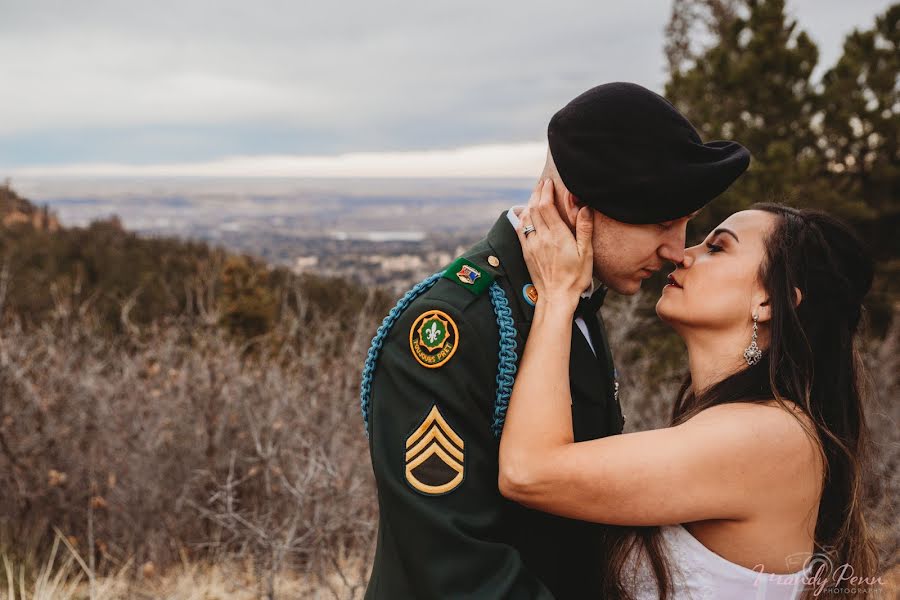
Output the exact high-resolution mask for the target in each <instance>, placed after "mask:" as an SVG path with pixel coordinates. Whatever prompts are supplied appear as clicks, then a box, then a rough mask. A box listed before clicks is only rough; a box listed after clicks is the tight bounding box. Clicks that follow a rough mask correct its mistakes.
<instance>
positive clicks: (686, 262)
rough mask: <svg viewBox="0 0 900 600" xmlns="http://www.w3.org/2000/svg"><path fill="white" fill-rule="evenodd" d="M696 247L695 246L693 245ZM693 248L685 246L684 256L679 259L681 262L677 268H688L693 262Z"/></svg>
mask: <svg viewBox="0 0 900 600" xmlns="http://www.w3.org/2000/svg"><path fill="white" fill-rule="evenodd" d="M695 248H696V246H695ZM693 251H694V248H687V249H685V251H684V257H683V258H682V259H681V262H680V263H678V268H679V269H689V268H691V265H692V264H694V252H693Z"/></svg>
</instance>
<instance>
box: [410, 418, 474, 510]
mask: <svg viewBox="0 0 900 600" xmlns="http://www.w3.org/2000/svg"><path fill="white" fill-rule="evenodd" d="M405 463H406V464H405V467H404V470H405V473H406V481H407V483H409V485H410V486H412V488H413V489H414V490H416V491H418V492H421V493H423V494H425V495H427V496H438V495H441V494H446V493H448V492H451V491H453V490H455V489H456V488H457V487H459V484H461V483H462V481H463V479H464V478H465V442H463V440H462V438H461V437H460V436H459V435H458V434H457V433H456V432H455V431H453V428H452V427H450V425H449V423H447V421H446V420H445V419H444V416H443V415H442V414H441V411H440V410H438V407H437V405H434V406H432V407H431V411H429V413H428V415H427V416H426V417H425V419H424V420H423V421H422V423H421V424H420V425H419V426H418V427H417V428H416V430H415V431H414V432H412V434H410V436H409V437H408V438H406V453H405Z"/></svg>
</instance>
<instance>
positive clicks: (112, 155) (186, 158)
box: [0, 0, 891, 179]
mask: <svg viewBox="0 0 900 600" xmlns="http://www.w3.org/2000/svg"><path fill="white" fill-rule="evenodd" d="M890 4H891V2H890V1H888V0H857V1H854V2H842V1H839V0H832V1H824V0H788V12H789V14H790V15H791V16H792V17H794V18H796V19H797V20H798V26H799V28H801V29H803V30H805V31H806V32H807V33H808V34H809V35H810V37H811V38H812V39H813V40H814V41H815V42H816V43H817V45H818V47H819V50H820V58H819V66H818V68H817V71H816V73H817V74H821V72H822V71H823V70H824V69H825V68H828V67H830V66H831V65H832V64H834V62H835V61H836V60H837V58H838V57H839V56H840V53H841V46H842V43H843V39H844V37H845V36H846V34H848V33H849V32H850V31H851V30H853V29H854V28H868V27H871V25H872V23H873V22H874V18H875V16H876V15H877V14H880V13H881V12H883V11H884V10H885V9H886V8H887V7H888V6H889V5H890ZM670 10H671V1H670V0H632V1H631V2H628V3H610V2H575V1H569V0H561V1H559V2H555V3H553V4H550V3H546V2H533V1H526V0H520V1H516V2H512V1H505V2H492V3H475V2H471V1H469V2H466V1H463V2H454V3H410V2H401V1H399V0H389V1H388V0H383V1H379V2H362V1H361V0H357V1H354V2H345V3H340V4H331V5H326V4H322V3H311V2H288V1H285V0H267V1H263V2H259V3H253V5H252V6H251V5H250V4H247V3H242V2H236V1H234V0H192V1H189V2H184V1H181V2H174V1H173V0H164V1H158V2H153V3H150V2H129V3H119V2H114V1H112V0H90V1H85V2H79V3H59V2H50V1H44V0H35V1H31V2H27V3H23V2H14V1H13V0H0V15H2V19H0V80H2V81H4V82H5V83H6V85H4V93H3V94H0V116H2V118H0V178H2V177H5V176H10V177H13V178H14V179H15V178H21V177H45V176H140V177H144V176H147V177H158V176H177V175H196V176H210V177H224V176H242V177H254V176H297V177H319V176H321V177H442V176H446V177H465V176H470V177H527V176H532V175H534V174H535V172H536V170H537V169H539V168H540V165H541V163H542V161H543V158H544V154H545V152H546V140H545V137H544V136H545V131H546V124H547V121H548V120H549V118H550V116H551V115H552V114H553V112H555V111H556V110H557V109H558V108H559V107H560V106H562V105H563V104H565V103H566V102H567V101H568V100H570V99H571V98H572V97H574V96H575V95H577V94H579V93H580V92H582V91H584V90H585V89H587V88H589V87H591V86H593V85H596V84H598V83H602V82H605V81H617V80H628V81H634V82H637V83H640V84H642V85H645V86H646V87H648V88H650V89H653V90H655V91H658V92H662V91H663V85H664V83H665V79H666V73H665V57H664V53H663V43H664V39H663V28H664V26H665V24H666V22H667V21H668V18H669V13H670Z"/></svg>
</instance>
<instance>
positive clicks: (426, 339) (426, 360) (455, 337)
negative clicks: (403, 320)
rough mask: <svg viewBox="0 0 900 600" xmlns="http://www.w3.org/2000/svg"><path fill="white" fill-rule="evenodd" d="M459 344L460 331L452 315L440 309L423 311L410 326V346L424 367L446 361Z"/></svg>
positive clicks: (431, 366) (433, 366) (439, 364)
mask: <svg viewBox="0 0 900 600" xmlns="http://www.w3.org/2000/svg"><path fill="white" fill-rule="evenodd" d="M458 345H459V332H458V331H457V329H456V323H454V322H453V319H451V318H450V315H448V314H447V313H445V312H443V311H440V310H429V311H426V312H423V313H422V314H421V315H419V317H418V318H417V319H416V320H415V321H413V324H412V327H410V328H409V348H410V350H412V354H413V356H414V357H415V359H416V360H417V361H418V362H419V364H420V365H422V366H423V367H428V368H429V369H436V368H438V367H441V366H443V365H444V363H446V362H447V361H448V360H450V358H451V357H452V356H453V354H454V353H455V352H456V347H457V346H458Z"/></svg>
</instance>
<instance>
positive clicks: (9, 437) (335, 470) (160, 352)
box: [0, 309, 377, 598]
mask: <svg viewBox="0 0 900 600" xmlns="http://www.w3.org/2000/svg"><path fill="white" fill-rule="evenodd" d="M368 312H370V311H368V310H365V309H364V310H363V312H362V313H361V314H360V315H359V317H358V318H357V319H354V320H352V321H351V322H345V321H338V319H337V317H335V318H331V319H323V320H312V321H309V322H298V321H293V322H284V323H281V324H280V325H279V327H278V328H277V331H276V332H275V333H276V334H273V335H272V336H268V337H265V338H260V339H256V340H253V341H252V342H251V343H250V344H246V343H241V342H239V341H237V340H235V339H233V338H231V337H229V336H228V335H227V334H226V333H224V332H223V330H222V329H221V328H217V327H212V326H208V327H205V326H197V325H196V324H193V325H192V326H188V325H187V324H186V323H182V322H179V321H177V320H170V321H168V322H165V323H160V324H158V325H154V326H151V327H147V328H145V329H144V330H143V331H140V330H138V329H137V328H136V327H135V328H134V329H133V330H131V331H132V335H131V337H128V338H122V339H118V340H116V341H110V340H109V339H108V338H105V337H104V336H100V335H95V333H96V332H95V331H94V330H93V325H92V323H91V321H90V319H87V318H83V319H72V318H70V315H71V313H67V314H66V315H65V316H60V317H59V318H58V319H56V320H55V321H52V322H47V323H45V324H44V325H43V326H42V327H41V328H39V329H33V330H30V331H25V330H24V329H23V328H22V327H21V326H20V325H19V323H18V322H17V321H16V320H11V321H9V322H7V324H6V325H5V326H3V327H2V329H0V486H2V489H3V490H4V493H3V494H2V495H0V516H2V517H0V518H2V519H4V521H6V523H7V525H8V526H9V528H10V530H11V534H10V536H11V538H12V540H11V544H9V546H10V547H11V548H12V551H13V552H14V551H15V549H16V547H24V546H25V545H27V543H26V540H30V539H43V540H50V539H52V536H51V535H50V528H51V527H52V526H57V527H59V528H60V529H61V530H62V531H63V532H64V534H65V535H66V536H68V539H69V540H70V541H71V543H72V544H73V547H74V548H75V549H77V550H78V551H79V552H81V553H82V554H83V555H84V556H85V559H86V563H87V564H86V566H87V567H88V570H89V573H93V572H95V571H96V572H108V571H109V570H110V569H115V568H117V567H118V566H121V565H123V564H124V563H125V561H127V560H128V559H129V558H133V559H135V560H134V563H133V564H134V565H135V566H134V571H136V570H137V568H138V567H137V566H136V565H140V564H145V563H147V562H150V561H152V562H154V563H156V564H161V565H165V564H171V563H173V562H175V561H177V560H178V559H179V558H180V557H188V558H192V557H193V558H199V557H200V556H207V557H208V556H219V557H222V556H225V555H227V556H229V557H232V558H242V557H249V558H251V559H252V560H253V561H254V564H255V565H256V569H255V572H257V573H258V574H259V581H258V585H259V593H260V595H261V596H262V595H264V596H266V597H270V598H272V597H275V595H276V592H277V590H276V589H275V587H276V586H275V578H274V574H275V573H277V572H278V571H279V570H281V569H283V568H287V567H290V568H293V569H298V570H299V571H300V572H301V573H307V574H308V575H309V576H310V578H311V579H312V580H313V581H319V582H321V584H322V585H323V586H325V587H326V589H327V588H328V586H329V585H331V586H338V585H339V586H340V589H341V590H342V591H340V592H338V591H335V592H334V595H335V597H338V594H340V597H341V598H344V597H348V596H347V595H346V590H348V589H349V590H350V591H351V593H352V594H354V595H359V594H361V590H362V586H363V584H364V582H365V579H366V577H367V575H368V568H369V564H370V560H369V559H368V558H369V556H370V555H371V552H372V545H373V542H374V537H375V531H374V527H375V522H376V518H375V517H376V510H377V503H376V500H375V491H374V486H373V485H372V476H371V467H370V464H369V461H368V448H367V445H366V440H365V436H364V433H363V426H362V421H361V418H360V416H359V407H358V402H357V401H355V398H356V396H357V386H358V377H359V370H360V369H359V365H361V364H362V362H363V359H364V353H365V350H366V349H367V342H368V338H369V337H370V334H369V332H371V331H373V330H374V329H375V322H374V321H373V318H372V317H371V316H369V315H368V314H367V313H368ZM298 314H303V311H299V313H298ZM292 335H295V336H298V337H301V338H303V340H302V342H303V343H300V344H298V343H294V342H295V341H296V340H293V339H291V336H292ZM297 348H301V349H300V350H297ZM45 550H47V548H45ZM135 575H136V572H135ZM335 576H337V577H338V581H337V583H335V579H334V577H335ZM335 589H336V590H337V589H338V588H337V587H335Z"/></svg>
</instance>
